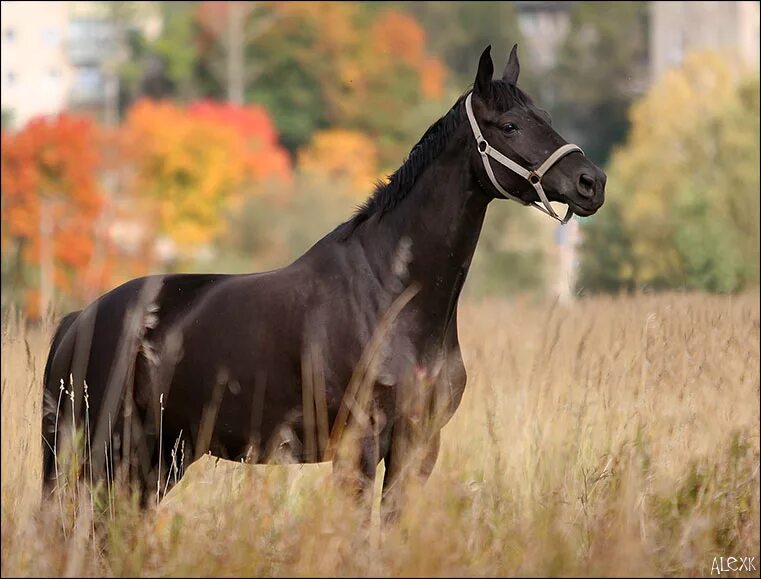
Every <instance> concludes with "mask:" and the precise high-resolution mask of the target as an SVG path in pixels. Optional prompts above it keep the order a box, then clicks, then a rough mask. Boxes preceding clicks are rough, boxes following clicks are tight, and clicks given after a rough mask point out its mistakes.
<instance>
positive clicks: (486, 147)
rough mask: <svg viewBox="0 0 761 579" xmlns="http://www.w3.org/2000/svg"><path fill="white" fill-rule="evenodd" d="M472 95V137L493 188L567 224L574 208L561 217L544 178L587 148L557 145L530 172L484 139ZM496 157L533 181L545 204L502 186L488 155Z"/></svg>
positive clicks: (469, 108)
mask: <svg viewBox="0 0 761 579" xmlns="http://www.w3.org/2000/svg"><path fill="white" fill-rule="evenodd" d="M472 97H473V93H472V92H471V93H470V94H469V95H468V96H467V98H466V99H465V111H466V112H467V114H468V121H469V122H470V128H471V129H472V131H473V136H474V137H475V138H476V146H477V147H478V153H479V154H480V155H481V160H482V161H483V164H484V169H485V170H486V174H487V175H488V176H489V180H490V181H491V183H492V185H494V188H495V189H496V190H497V191H498V192H499V193H500V194H501V195H502V196H503V197H504V198H505V199H512V200H513V201H517V202H518V203H520V204H521V205H529V206H531V207H533V208H534V209H538V210H539V211H541V212H542V213H546V214H547V215H549V216H550V217H552V218H553V219H556V220H557V221H559V222H560V223H563V224H565V223H568V220H569V219H571V216H572V215H573V210H572V209H571V207H570V206H569V207H568V210H567V211H566V214H565V217H563V218H561V217H559V216H558V214H557V213H555V210H554V209H553V208H552V205H550V201H549V199H547V195H546V194H545V192H544V188H543V187H542V177H544V176H545V174H546V173H547V171H549V170H550V168H552V166H553V165H554V164H555V163H557V162H558V161H559V160H560V159H562V158H563V157H565V156H566V155H568V154H569V153H573V152H574V151H579V152H580V153H581V154H582V155H583V154H584V151H582V150H581V147H579V146H577V145H572V144H566V145H563V146H562V147H560V148H558V149H557V150H556V151H555V152H554V153H552V154H551V155H550V156H549V157H547V159H545V161H544V162H543V163H542V164H541V165H540V166H539V168H538V169H536V170H534V171H531V170H529V169H526V168H525V167H523V166H521V165H519V164H518V163H516V162H515V161H513V160H512V159H510V158H508V157H506V156H505V155H503V154H502V153H500V152H499V151H497V150H496V149H494V148H493V147H492V146H491V145H490V144H489V142H488V141H487V140H486V139H485V138H484V136H483V134H482V133H481V129H480V128H479V127H478V123H477V122H476V116H475V115H474V114H473V105H472V104H471V99H472ZM490 157H491V158H492V159H494V160H495V161H497V162H498V163H499V164H500V165H502V166H504V167H507V168H508V169H510V170H511V171H512V172H513V173H517V174H518V175H520V176H521V177H523V178H524V179H526V181H528V182H529V183H531V186H532V187H533V188H534V189H535V190H536V194H537V195H538V196H539V199H540V200H541V201H542V205H544V207H542V205H539V204H538V203H537V202H536V201H531V202H528V201H524V200H523V199H521V198H520V197H516V196H515V195H512V194H510V193H508V192H507V191H506V190H505V189H504V187H502V185H500V184H499V181H497V177H496V176H495V175H494V171H493V169H492V168H491V162H490V160H489V158H490Z"/></svg>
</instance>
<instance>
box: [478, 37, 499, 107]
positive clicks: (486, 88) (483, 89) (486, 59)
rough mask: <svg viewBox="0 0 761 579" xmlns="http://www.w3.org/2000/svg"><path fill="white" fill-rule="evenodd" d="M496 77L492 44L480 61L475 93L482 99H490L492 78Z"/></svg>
mask: <svg viewBox="0 0 761 579" xmlns="http://www.w3.org/2000/svg"><path fill="white" fill-rule="evenodd" d="M493 75H494V63H493V62H492V61H491V44H490V45H489V46H487V47H486V49H485V50H484V51H483V53H482V54H481V59H480V60H479V61H478V72H477V73H476V82H475V83H474V85H473V87H474V89H475V90H474V92H475V93H476V94H477V95H479V96H480V97H481V98H484V99H488V98H489V97H490V96H491V78H492V76H493Z"/></svg>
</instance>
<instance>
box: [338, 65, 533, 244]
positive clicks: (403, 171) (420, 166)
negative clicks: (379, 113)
mask: <svg viewBox="0 0 761 579" xmlns="http://www.w3.org/2000/svg"><path fill="white" fill-rule="evenodd" d="M471 90H472V88H469V89H468V90H467V91H466V92H465V93H464V94H462V95H461V96H460V97H459V98H458V99H457V101H456V102H455V104H454V105H453V106H452V108H451V109H449V111H448V112H447V113H446V114H445V115H444V116H443V117H441V118H440V119H439V120H437V121H436V122H435V123H433V124H432V125H431V126H430V127H428V130H426V132H425V133H424V134H423V136H422V137H421V138H420V140H419V141H418V142H417V144H416V145H415V146H414V147H412V150H411V151H410V154H409V155H408V156H407V158H406V159H405V161H404V162H403V163H402V166H401V167H399V168H398V169H397V170H396V171H394V173H392V174H391V175H389V177H388V180H387V182H385V183H384V182H383V181H379V182H378V183H377V184H376V186H375V190H374V191H373V193H372V195H370V197H369V198H368V199H367V200H366V201H365V202H364V203H363V204H362V205H360V206H359V207H358V208H357V210H356V212H355V213H354V215H353V216H352V218H351V219H350V220H349V221H347V222H346V223H344V224H342V225H341V226H339V229H342V230H343V232H344V235H343V236H342V237H343V238H344V239H345V238H347V237H348V236H349V235H351V233H352V232H353V231H354V230H355V229H356V228H357V227H358V226H359V225H360V224H361V223H362V222H364V221H366V220H367V219H369V218H370V217H371V216H373V215H375V214H378V216H379V218H382V217H383V215H384V214H386V213H387V212H389V211H391V210H392V209H394V207H396V206H397V205H398V204H399V203H400V202H401V201H402V199H404V198H405V197H406V196H407V195H408V194H409V192H410V191H411V190H412V187H413V186H414V185H415V182H416V181H417V180H418V178H419V177H420V175H422V174H423V172H424V171H425V170H426V169H427V168H428V166H429V165H430V164H431V163H432V162H433V161H434V160H435V159H436V158H437V157H438V156H439V155H440V154H441V153H442V152H443V151H444V149H445V148H446V146H447V143H448V142H449V139H450V137H451V136H452V134H453V133H454V132H455V131H456V130H457V129H458V128H459V126H460V124H461V123H462V122H463V119H464V118H465V115H464V112H463V110H464V102H465V98H466V97H467V96H468V94H469V93H470V92H471ZM492 105H493V106H494V108H495V109H496V110H499V111H506V110H509V109H511V108H513V107H514V106H525V107H531V106H532V105H533V103H532V101H531V98H530V97H529V96H528V95H527V94H526V93H524V92H523V91H522V90H521V89H519V88H518V87H517V86H516V85H514V84H510V83H507V82H505V81H503V80H494V81H492Z"/></svg>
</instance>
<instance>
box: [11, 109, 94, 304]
mask: <svg viewBox="0 0 761 579" xmlns="http://www.w3.org/2000/svg"><path fill="white" fill-rule="evenodd" d="M98 150H99V149H98V130H97V127H96V126H95V125H94V124H93V123H92V122H91V121H90V120H88V119H85V118H78V117H75V116H71V115H67V114H62V115H59V116H57V117H54V118H49V119H45V118H38V119H35V120H33V121H31V122H30V123H29V124H28V125H27V126H26V127H25V128H24V129H23V130H21V131H19V132H17V133H14V134H9V133H5V132H4V133H3V135H2V191H3V204H2V225H3V227H2V247H3V253H9V254H12V255H14V256H15V261H16V266H17V267H16V272H17V273H16V275H17V279H16V280H14V281H15V282H17V283H18V284H24V285H29V286H30V287H34V286H35V285H39V284H29V281H30V280H29V279H28V278H30V277H32V276H34V275H35V274H36V273H37V271H38V270H39V268H40V265H41V260H42V259H47V260H50V266H51V275H52V283H53V284H54V286H55V288H57V289H58V290H61V291H63V292H66V293H68V294H72V295H75V296H76V295H79V296H81V295H82V291H83V290H82V288H83V287H84V286H85V285H88V286H89V287H92V285H93V284H94V285H95V286H96V287H98V286H100V285H101V283H99V280H102V278H103V275H102V274H103V271H102V268H103V267H104V266H105V264H104V263H103V260H94V257H96V256H95V249H96V242H97V236H96V235H94V233H95V232H96V231H98V228H97V227H96V221H97V220H98V218H99V216H100V215H101V212H102V210H103V207H104V196H103V193H102V191H101V190H100V187H99V184H98V179H97V169H98V164H99V160H100V159H99V154H98ZM43 212H44V213H45V215H43ZM45 223H47V224H48V225H47V227H48V228H49V232H50V235H49V236H45V237H44V238H43V236H42V231H43V228H45V227H46V225H45ZM46 242H49V243H50V246H49V249H47V250H45V249H44V248H43V244H44V243H46ZM96 261H99V262H100V263H95V262H96ZM95 269H97V270H98V271H96V270H95ZM19 277H22V278H27V279H18V278H19ZM84 282H87V283H86V284H85V283H84ZM27 294H28V295H27V296H26V298H25V301H26V302H27V303H28V304H29V308H30V311H29V313H32V314H33V313H35V312H36V311H37V310H38V309H39V307H40V304H39V303H38V299H37V297H35V296H39V292H27Z"/></svg>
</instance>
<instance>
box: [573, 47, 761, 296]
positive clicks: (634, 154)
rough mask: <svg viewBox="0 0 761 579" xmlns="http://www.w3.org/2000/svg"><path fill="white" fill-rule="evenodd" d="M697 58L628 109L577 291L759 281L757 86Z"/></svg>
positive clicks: (714, 59)
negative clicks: (628, 125) (627, 129)
mask: <svg viewBox="0 0 761 579" xmlns="http://www.w3.org/2000/svg"><path fill="white" fill-rule="evenodd" d="M736 77H737V74H736V73H735V72H733V70H732V68H731V67H730V64H729V63H728V62H727V61H726V59H724V58H723V57H722V56H719V55H714V54H702V55H692V56H690V57H689V58H688V59H687V60H686V61H685V64H684V66H683V67H682V68H681V69H679V70H674V71H671V72H670V73H668V74H667V75H666V76H664V78H663V79H662V80H661V81H660V82H659V83H658V84H656V85H655V86H653V87H652V89H651V90H650V92H649V93H648V94H647V95H646V96H645V97H644V98H643V99H642V100H641V101H640V102H638V103H637V104H636V105H635V106H634V107H633V108H632V111H631V120H632V130H631V134H630V136H629V138H628V139H627V141H626V143H625V144H624V146H623V147H621V148H620V149H619V150H617V151H616V152H615V153H614V155H613V157H612V163H611V166H610V169H609V171H608V173H609V180H608V201H607V203H606V205H605V206H603V208H602V210H601V211H600V214H599V215H597V216H595V217H594V218H592V219H590V220H589V222H588V224H587V225H586V226H585V232H586V233H585V244H584V247H583V259H582V276H581V283H582V285H583V286H585V287H589V288H593V289H603V290H617V289H622V288H629V289H631V288H636V287H642V286H649V287H654V288H664V287H687V288H695V289H704V290H708V291H735V290H738V289H741V288H742V287H745V286H747V285H749V284H754V283H758V279H759V195H758V191H759V187H760V186H761V183H759V80H758V76H757V75H755V76H752V77H749V78H745V79H744V80H741V81H739V82H738V79H737V78H736Z"/></svg>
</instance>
